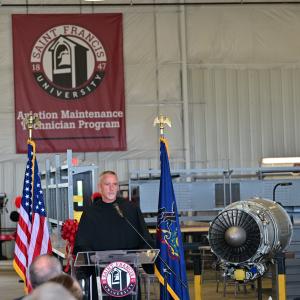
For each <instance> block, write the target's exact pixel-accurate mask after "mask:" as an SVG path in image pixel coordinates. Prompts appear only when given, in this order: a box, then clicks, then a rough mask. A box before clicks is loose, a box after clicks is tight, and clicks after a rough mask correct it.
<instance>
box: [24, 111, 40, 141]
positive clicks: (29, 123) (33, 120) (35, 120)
mask: <svg viewBox="0 0 300 300" xmlns="http://www.w3.org/2000/svg"><path fill="white" fill-rule="evenodd" d="M24 121H25V126H26V127H27V129H28V131H29V139H30V140H31V139H32V129H34V125H36V124H37V125H38V124H39V123H40V122H41V121H40V119H39V117H38V116H36V115H32V114H31V113H30V115H29V116H28V117H26V118H25V120H24Z"/></svg>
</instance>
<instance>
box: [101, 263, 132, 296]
mask: <svg viewBox="0 0 300 300" xmlns="http://www.w3.org/2000/svg"><path fill="white" fill-rule="evenodd" d="M101 285H102V288H103V290H104V291H105V292H106V293H107V294H108V295H110V296H113V297H124V296H127V295H128V294H130V293H131V292H132V291H133V289H134V288H135V286H136V274H135V271H134V269H133V268H132V267H131V266H130V265H128V264H127V263H124V262H121V261H116V262H113V263H111V264H109V265H108V266H106V268H105V269H104V270H103V272H102V274H101Z"/></svg>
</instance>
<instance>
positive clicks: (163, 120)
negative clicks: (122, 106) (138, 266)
mask: <svg viewBox="0 0 300 300" xmlns="http://www.w3.org/2000/svg"><path fill="white" fill-rule="evenodd" d="M156 125H159V136H160V139H164V138H165V134H164V129H165V127H166V126H167V125H168V126H169V127H171V126H172V125H171V120H170V119H169V118H168V117H166V116H163V115H159V116H158V117H156V118H155V119H154V123H153V126H156ZM170 270H171V268H170V267H169V266H168V264H167V263H166V264H165V267H164V268H163V272H164V275H163V278H164V297H163V298H164V299H163V300H167V299H168V277H169V275H170V274H171V272H170Z"/></svg>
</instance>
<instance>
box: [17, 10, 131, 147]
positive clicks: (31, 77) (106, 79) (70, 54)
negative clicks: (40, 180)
mask: <svg viewBox="0 0 300 300" xmlns="http://www.w3.org/2000/svg"><path fill="white" fill-rule="evenodd" d="M12 26H13V58H14V87H15V114H16V119H15V125H16V147H17V153H25V152H26V151H27V143H26V141H27V138H28V130H27V129H26V124H25V122H26V117H27V116H28V115H29V114H33V115H36V116H38V117H39V119H40V123H37V124H35V125H34V127H35V130H34V131H33V138H34V139H35V140H37V141H39V147H38V150H39V152H44V153H47V152H48V153H49V152H64V151H66V149H72V150H73V151H75V152H92V151H120V150H126V127H125V100H124V67H123V31H122V14H117V13H116V14H56V15H49V14H46V15H13V16H12Z"/></svg>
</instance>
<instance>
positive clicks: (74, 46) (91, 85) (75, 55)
mask: <svg viewBox="0 0 300 300" xmlns="http://www.w3.org/2000/svg"><path fill="white" fill-rule="evenodd" d="M30 63H31V65H32V73H33V75H34V77H35V80H36V82H37V84H38V85H39V86H40V87H41V88H42V90H43V91H44V92H46V93H47V94H49V95H51V96H53V97H56V98H60V99H63V100H78V99H79V98H82V97H84V96H87V95H88V94H90V93H92V92H93V91H94V90H96V89H97V88H98V86H99V85H100V83H101V82H102V80H103V78H104V75H105V67H106V64H107V56H106V52H105V49H104V47H103V45H102V43H101V41H100V40H99V39H98V37H97V36H96V35H95V34H93V33H92V32H90V31H89V30H88V29H86V28H84V27H80V26H77V25H72V24H65V25H60V26H56V27H53V28H49V29H48V30H47V31H46V32H44V33H43V34H42V35H41V36H39V38H38V39H37V41H36V42H35V44H34V45H33V47H32V51H31V57H30Z"/></svg>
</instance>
